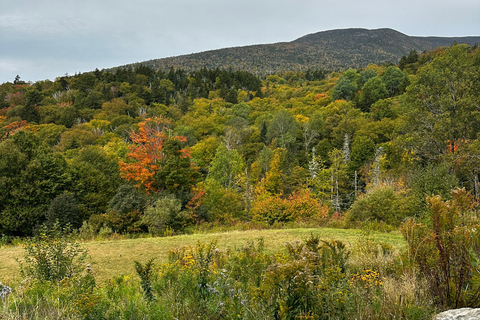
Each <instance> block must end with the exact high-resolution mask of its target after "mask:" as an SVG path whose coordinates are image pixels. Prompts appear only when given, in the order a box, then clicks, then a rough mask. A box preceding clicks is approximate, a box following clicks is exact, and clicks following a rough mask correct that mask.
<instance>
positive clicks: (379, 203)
mask: <svg viewBox="0 0 480 320" xmlns="http://www.w3.org/2000/svg"><path fill="white" fill-rule="evenodd" d="M413 214H414V202H413V198H412V196H411V195H410V194H409V192H408V191H407V190H402V189H400V190H395V188H394V187H393V186H389V185H380V186H377V187H374V188H373V189H371V190H370V191H369V192H367V193H366V194H364V195H361V196H360V197H358V198H357V200H356V201H355V202H354V203H353V205H352V206H351V207H350V210H349V211H348V213H347V219H348V220H349V221H361V222H363V221H367V220H373V221H377V222H385V223H387V224H390V225H394V226H398V225H400V224H401V223H402V221H403V220H404V219H405V217H408V216H412V215H413Z"/></svg>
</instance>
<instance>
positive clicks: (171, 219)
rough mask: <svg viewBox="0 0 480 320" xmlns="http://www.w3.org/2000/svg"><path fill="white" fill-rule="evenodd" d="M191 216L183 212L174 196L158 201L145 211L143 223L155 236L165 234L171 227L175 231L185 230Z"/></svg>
mask: <svg viewBox="0 0 480 320" xmlns="http://www.w3.org/2000/svg"><path fill="white" fill-rule="evenodd" d="M189 220H190V216H189V214H188V213H187V212H185V211H182V204H181V202H180V200H178V199H177V198H175V197H174V196H172V195H168V196H165V197H163V198H160V199H158V200H157V201H155V203H154V204H153V205H152V206H150V207H148V208H147V209H146V210H145V213H144V215H143V217H142V223H143V224H144V225H146V226H147V227H148V231H149V232H151V233H153V234H163V232H164V231H165V230H166V229H167V228H168V227H169V228H172V229H173V230H177V231H178V230H183V229H184V228H185V226H186V225H187V224H188V222H189Z"/></svg>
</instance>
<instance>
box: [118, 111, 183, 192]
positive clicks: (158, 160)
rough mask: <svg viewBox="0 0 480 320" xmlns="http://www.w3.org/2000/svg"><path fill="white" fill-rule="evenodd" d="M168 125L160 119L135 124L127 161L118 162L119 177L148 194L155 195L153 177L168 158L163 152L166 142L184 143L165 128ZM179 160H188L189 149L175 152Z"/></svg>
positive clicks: (156, 184) (155, 189)
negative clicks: (120, 175)
mask: <svg viewBox="0 0 480 320" xmlns="http://www.w3.org/2000/svg"><path fill="white" fill-rule="evenodd" d="M168 125H169V122H168V121H167V120H165V119H163V118H160V117H155V118H148V119H146V120H145V121H142V122H140V123H139V124H138V131H137V132H135V131H131V132H130V139H131V141H132V145H131V146H130V152H129V153H128V154H127V157H128V161H127V162H123V161H120V171H121V174H122V177H123V178H125V179H127V180H130V181H134V182H135V183H136V185H137V186H139V187H143V188H145V190H146V191H147V192H158V191H161V190H159V183H158V180H157V179H156V175H157V173H158V172H159V171H161V170H162V168H163V166H164V163H165V161H166V158H167V157H168V156H171V155H168V154H167V153H166V152H165V150H164V147H165V144H166V143H167V141H171V140H174V141H175V140H176V141H178V142H183V143H185V142H186V138H185V137H183V136H175V135H173V134H172V133H171V131H170V129H169V128H168ZM176 153H177V154H176V155H174V156H178V157H179V158H180V159H187V158H190V153H189V150H188V149H180V150H177V151H176Z"/></svg>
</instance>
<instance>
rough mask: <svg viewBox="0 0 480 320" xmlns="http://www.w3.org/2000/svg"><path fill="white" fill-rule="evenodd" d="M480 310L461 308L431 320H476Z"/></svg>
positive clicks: (479, 317) (440, 314)
mask: <svg viewBox="0 0 480 320" xmlns="http://www.w3.org/2000/svg"><path fill="white" fill-rule="evenodd" d="M478 319H480V309H472V308H462V309H452V310H448V311H445V312H442V313H439V314H437V315H436V316H435V317H434V318H433V320H478Z"/></svg>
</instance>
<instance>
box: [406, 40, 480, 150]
mask: <svg viewBox="0 0 480 320" xmlns="http://www.w3.org/2000/svg"><path fill="white" fill-rule="evenodd" d="M479 57H480V51H479V50H474V51H472V50H471V49H470V47H469V46H468V45H456V46H453V47H451V48H448V49H447V50H446V51H445V53H443V54H440V55H438V56H437V57H436V58H435V59H433V61H432V62H431V63H429V64H427V65H425V66H424V67H422V68H421V69H419V70H418V73H417V77H416V78H415V80H414V81H413V83H412V84H411V85H410V86H409V87H408V89H407V95H406V98H407V99H406V102H407V103H408V104H409V105H410V107H411V113H410V126H411V132H412V135H413V137H411V139H410V140H411V141H412V145H411V148H412V149H413V150H414V151H415V152H416V153H417V154H418V155H419V156H421V157H422V158H423V159H438V158H439V156H441V155H443V154H445V153H446V152H447V151H448V152H450V153H452V154H454V153H455V152H456V149H457V148H458V147H461V145H462V144H464V143H466V142H467V141H468V140H472V139H475V138H476V136H477V133H478V132H479V131H480V127H479V124H480V114H479V113H478V109H479V106H478V100H479V92H480V88H479V86H480V82H479V81H478V72H479V65H478V63H476V61H478V59H479Z"/></svg>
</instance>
